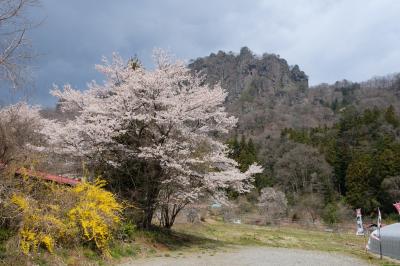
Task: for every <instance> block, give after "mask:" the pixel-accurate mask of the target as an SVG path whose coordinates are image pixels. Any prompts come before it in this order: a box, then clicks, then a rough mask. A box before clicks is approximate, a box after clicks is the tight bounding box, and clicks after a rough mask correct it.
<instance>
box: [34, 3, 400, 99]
mask: <svg viewBox="0 0 400 266" xmlns="http://www.w3.org/2000/svg"><path fill="white" fill-rule="evenodd" d="M39 12H40V13H41V16H42V17H45V20H44V22H43V24H42V25H41V26H40V27H38V28H37V29H34V30H33V31H32V32H31V33H30V36H31V39H32V44H33V48H34V49H35V50H36V51H37V52H38V53H39V54H40V57H39V58H38V59H37V60H36V62H35V79H36V96H35V98H34V99H33V100H32V102H33V103H40V104H43V105H51V104H54V99H52V97H51V96H49V94H48V91H49V89H50V88H51V87H52V84H53V83H56V84H59V85H63V84H65V83H70V84H72V85H73V86H75V87H78V88H85V86H86V82H88V81H90V80H93V79H96V80H98V81H101V80H102V77H101V76H99V75H98V74H96V72H95V70H94V64H96V63H99V62H100V60H101V57H102V56H103V55H104V56H110V55H111V53H112V52H113V51H118V52H119V53H120V54H122V55H123V56H124V57H129V56H132V55H135V54H136V55H138V56H139V58H140V59H142V61H143V62H144V63H145V65H146V66H151V63H150V55H151V51H152V50H153V48H154V47H160V48H166V49H168V50H170V51H171V52H172V53H173V54H175V55H176V56H177V57H179V58H182V59H186V60H189V59H192V58H196V57H200V56H206V55H208V54H210V53H211V52H217V51H218V50H223V51H233V52H239V49H240V48H241V47H243V46H247V47H249V48H250V49H251V50H252V51H253V52H255V53H257V54H262V53H264V52H267V53H276V54H279V55H280V56H281V57H283V58H285V59H286V60H287V61H288V63H289V64H291V65H293V64H298V65H299V66H300V68H301V69H302V70H304V71H305V72H306V73H307V75H309V77H310V84H317V83H321V82H328V83H331V82H334V81H336V80H340V79H344V78H346V79H349V80H353V81H360V80H364V79H368V78H370V77H372V76H375V75H384V74H388V73H393V72H399V71H400V1H398V0H392V1H390V0H375V1H373V0H370V1H369V0H360V1H356V0H354V1H352V0H343V1H330V0H327V1H323V0H318V1H317V0H315V1H313V0H308V1H307V0H302V1H300V0H299V1H295V0H292V1H290V0H276V1H275V0H274V1H272V0H265V1H244V0H242V1H234V0H202V1H198V0H197V1H194V0H193V1H191V0H169V1H168V0H159V1H151V0H150V1H149V0H146V1H135V0H118V1H107V0H64V1H62V0H42V7H41V8H40V10H39Z"/></svg>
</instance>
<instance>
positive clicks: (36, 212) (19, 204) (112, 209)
mask: <svg viewBox="0 0 400 266" xmlns="http://www.w3.org/2000/svg"><path fill="white" fill-rule="evenodd" d="M105 184H106V183H105V181H102V180H97V181H95V182H94V183H87V182H83V183H81V184H79V185H77V186H75V187H65V186H59V185H54V184H53V185H47V188H48V189H46V191H45V192H47V193H48V195H46V196H45V197H36V198H35V197H31V196H29V193H27V194H23V193H20V194H14V195H12V197H11V199H10V202H11V204H12V205H13V206H15V207H16V211H18V212H19V213H20V216H21V222H20V225H19V230H18V235H19V246H20V248H21V250H22V252H23V253H25V254H28V253H29V252H31V251H32V252H35V251H36V250H37V249H38V247H39V246H41V247H44V248H46V249H47V250H48V251H49V252H53V250H54V247H55V245H56V244H60V245H62V244H71V242H74V241H80V242H88V241H89V242H90V241H93V243H94V244H95V245H96V247H97V248H98V249H99V250H101V251H102V252H103V254H105V255H108V253H109V250H108V242H109V241H110V239H111V238H112V233H113V230H114V229H115V228H116V227H117V226H118V224H119V223H120V222H121V218H120V215H121V212H122V209H123V207H122V205H121V204H120V203H118V202H117V200H116V198H115V196H114V195H113V194H112V193H111V192H109V191H106V190H105V189H104V186H105Z"/></svg>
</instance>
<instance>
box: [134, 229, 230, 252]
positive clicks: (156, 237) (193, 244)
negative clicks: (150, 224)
mask: <svg viewBox="0 0 400 266" xmlns="http://www.w3.org/2000/svg"><path fill="white" fill-rule="evenodd" d="M136 237H142V238H144V239H145V240H146V241H147V242H150V243H152V244H155V245H160V246H164V247H166V248H168V249H169V250H180V249H182V248H200V249H215V248H219V247H222V246H224V244H225V243H224V242H222V241H219V240H214V239H210V238H206V237H201V236H196V235H192V234H188V233H182V232H177V231H174V230H168V229H163V228H159V227H154V228H152V229H150V230H141V229H139V230H137V232H136Z"/></svg>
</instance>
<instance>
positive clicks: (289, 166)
mask: <svg viewBox="0 0 400 266" xmlns="http://www.w3.org/2000/svg"><path fill="white" fill-rule="evenodd" d="M189 67H190V68H191V69H192V71H194V72H201V73H203V74H204V77H205V81H206V82H207V83H208V84H210V85H212V86H213V85H216V84H221V86H222V87H223V88H224V89H225V90H227V91H228V97H227V100H226V102H225V105H226V107H227V110H228V111H229V112H230V113H231V114H233V115H235V116H236V117H237V118H238V120H239V122H238V126H237V127H236V128H235V130H234V131H233V132H232V136H234V137H233V138H232V140H231V141H230V145H231V147H234V149H233V150H234V151H235V147H240V146H244V144H243V143H244V142H243V138H250V139H251V145H252V146H253V145H254V146H255V147H256V148H255V149H256V150H257V152H256V155H253V154H252V153H249V152H247V157H246V152H244V153H243V152H242V153H240V151H239V152H236V155H235V154H234V156H233V158H235V156H236V158H235V159H236V160H237V161H238V162H239V164H240V165H243V164H244V165H246V164H248V163H249V162H252V161H259V162H261V163H262V165H263V167H264V173H263V179H264V180H263V181H260V177H259V178H258V182H257V186H258V188H259V189H261V188H262V187H263V186H270V185H271V184H272V185H273V186H274V187H276V188H279V189H280V190H282V191H284V192H285V193H286V196H287V198H288V200H289V204H291V205H292V206H293V207H296V205H299V204H300V205H301V204H303V207H306V205H307V206H312V207H313V208H315V209H317V210H318V211H319V214H320V215H323V213H324V211H325V212H326V209H327V208H328V209H329V208H330V209H332V204H333V206H334V207H335V208H336V209H338V208H339V206H338V203H340V204H341V203H344V204H347V205H348V206H349V207H350V208H363V209H364V210H365V211H366V212H368V213H371V212H373V211H374V210H375V208H376V207H381V208H383V209H384V211H385V212H386V213H390V212H393V211H394V209H393V208H392V206H391V204H392V203H393V202H394V201H396V200H399V199H400V198H398V197H399V196H400V195H398V192H397V191H398V184H399V183H400V182H399V181H398V176H399V167H398V164H399V162H398V160H399V159H398V158H400V154H399V148H398V146H399V116H398V111H399V108H400V105H399V103H400V75H399V74H392V75H388V76H385V77H375V78H372V79H370V80H368V81H365V82H360V83H356V82H351V81H347V80H343V81H338V82H336V83H334V84H320V85H317V86H313V87H310V86H309V85H308V76H307V75H306V74H305V73H304V72H303V71H301V69H300V68H299V66H297V65H294V66H291V65H289V64H288V63H287V61H286V60H284V59H282V58H280V57H279V55H274V54H267V53H265V54H263V55H261V56H259V55H255V54H254V53H252V52H251V51H250V50H249V49H248V48H247V47H244V48H242V49H241V50H240V52H239V53H238V54H235V53H233V52H229V53H226V52H222V51H219V52H218V53H216V54H215V53H212V54H210V55H209V56H206V57H203V58H198V59H196V60H193V61H192V62H191V63H190V65H189ZM238 136H239V138H240V136H243V137H242V142H240V141H238V140H237V138H238ZM243 150H244V151H245V150H246V149H243ZM244 162H245V163H244ZM310 198H311V199H312V200H310ZM335 208H333V209H335Z"/></svg>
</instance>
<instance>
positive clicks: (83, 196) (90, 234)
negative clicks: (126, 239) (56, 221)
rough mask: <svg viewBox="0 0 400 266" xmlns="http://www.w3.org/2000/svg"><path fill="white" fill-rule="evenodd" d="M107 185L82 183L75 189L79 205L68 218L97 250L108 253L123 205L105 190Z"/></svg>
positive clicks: (77, 204)
mask: <svg viewBox="0 0 400 266" xmlns="http://www.w3.org/2000/svg"><path fill="white" fill-rule="evenodd" d="M105 185H106V182H105V181H103V180H96V182H95V183H94V184H90V183H82V184H79V185H78V186H76V187H75V188H73V190H72V192H73V193H74V195H75V196H76V199H77V203H76V205H75V206H74V208H72V209H71V210H70V211H69V212H68V217H69V219H70V221H72V222H74V223H76V224H77V226H79V228H80V229H81V230H82V233H83V236H84V238H85V239H86V240H88V241H94V242H95V244H96V246H97V248H99V249H100V250H102V251H103V253H108V242H109V240H110V238H111V236H112V230H113V229H116V228H115V227H116V225H118V224H119V223H120V222H121V219H120V214H121V212H122V205H121V204H119V203H118V202H117V200H116V199H115V197H114V195H113V194H112V193H111V192H109V191H106V190H105V189H103V187H104V186H105Z"/></svg>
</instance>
